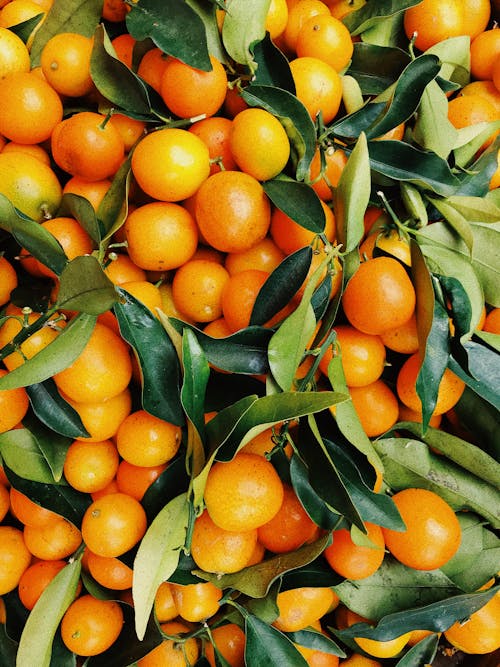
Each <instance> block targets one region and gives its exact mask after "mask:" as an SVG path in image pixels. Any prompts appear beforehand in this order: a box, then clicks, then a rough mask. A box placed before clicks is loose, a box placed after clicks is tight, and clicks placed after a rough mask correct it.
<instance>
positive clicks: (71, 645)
mask: <svg viewBox="0 0 500 667" xmlns="http://www.w3.org/2000/svg"><path fill="white" fill-rule="evenodd" d="M122 627H123V612H122V610H121V607H120V605H119V604H118V602H114V601H112V600H99V599H97V598H94V597H92V595H82V596H81V597H79V598H77V599H76V600H75V601H74V602H72V603H71V604H70V606H69V607H68V609H67V610H66V612H65V614H64V616H63V619H62V621H61V637H62V640H63V642H64V644H65V646H66V647H67V648H68V649H69V650H70V651H72V652H73V653H76V654H77V655H82V656H91V655H98V654H99V653H102V652H103V651H105V650H106V649H107V648H109V647H110V646H111V645H112V644H113V643H114V642H115V641H116V640H117V639H118V635H119V634H120V632H121V630H122Z"/></svg>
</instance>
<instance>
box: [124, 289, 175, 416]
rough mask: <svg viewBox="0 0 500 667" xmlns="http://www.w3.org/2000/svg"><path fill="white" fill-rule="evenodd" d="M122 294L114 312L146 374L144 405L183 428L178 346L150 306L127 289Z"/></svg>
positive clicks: (142, 371)
mask: <svg viewBox="0 0 500 667" xmlns="http://www.w3.org/2000/svg"><path fill="white" fill-rule="evenodd" d="M118 291H119V295H120V301H119V302H118V303H117V304H115V307H114V311H115V314H116V317H117V319H118V324H119V326H120V332H121V335H122V336H123V338H124V339H125V340H126V341H127V342H128V343H130V345H132V347H133V348H134V350H135V352H136V354H137V359H138V361H139V365H140V368H141V374H142V405H143V407H144V409H145V410H147V411H148V412H149V413H151V414H152V415H154V416H155V417H159V418H160V419H165V420H166V421H169V422H171V423H173V424H178V425H182V424H183V422H184V415H183V412H182V406H181V402H180V397H179V360H178V357H177V352H176V350H175V347H174V345H173V343H172V341H171V340H170V338H169V336H168V335H167V333H166V331H165V329H164V328H163V327H162V325H161V324H160V322H159V321H158V319H157V318H156V317H155V316H154V315H153V314H152V313H151V311H150V310H149V309H148V308H146V306H144V305H143V304H142V303H141V302H140V301H138V300H137V299H136V298H135V297H133V296H132V295H131V294H129V293H128V292H126V291H125V290H122V289H118ZM152 351H154V354H152Z"/></svg>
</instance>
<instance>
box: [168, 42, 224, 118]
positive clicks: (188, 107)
mask: <svg viewBox="0 0 500 667" xmlns="http://www.w3.org/2000/svg"><path fill="white" fill-rule="evenodd" d="M210 63H211V65H212V68H211V70H210V71H208V72H206V71H203V70H200V69H196V68H194V67H191V66H190V65H187V64H186V63H183V62H181V61H180V60H177V58H173V57H172V56H169V57H168V58H167V59H166V61H165V66H164V68H163V73H162V78H161V87H160V95H161V96H162V98H163V101H164V102H165V104H166V105H167V107H168V108H169V109H170V110H171V111H172V113H174V114H175V115H176V116H179V118H195V117H196V116H200V115H205V116H206V117H208V116H213V115H214V114H215V113H216V112H217V111H218V110H219V108H220V107H221V106H222V103H223V102H224V98H225V96H226V89H227V75H226V70H225V69H224V67H223V66H222V64H221V63H220V62H219V61H218V60H217V58H215V57H214V56H212V55H211V56H210Z"/></svg>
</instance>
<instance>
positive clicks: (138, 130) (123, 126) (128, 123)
mask: <svg viewBox="0 0 500 667" xmlns="http://www.w3.org/2000/svg"><path fill="white" fill-rule="evenodd" d="M109 122H110V123H111V125H114V127H115V128H116V129H117V130H118V133H119V135H120V136H121V138H122V140H123V146H124V148H125V152H126V153H128V151H129V150H130V149H131V148H132V146H134V144H135V142H136V141H138V140H139V139H140V138H141V137H142V136H143V134H144V133H145V130H146V123H145V122H144V121H142V120H137V119H136V118H129V116H125V115H124V114H121V113H114V114H113V115H112V116H111V118H110V119H109Z"/></svg>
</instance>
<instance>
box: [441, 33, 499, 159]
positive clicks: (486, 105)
mask: <svg viewBox="0 0 500 667" xmlns="http://www.w3.org/2000/svg"><path fill="white" fill-rule="evenodd" d="M499 35H500V31H499ZM498 42H499V45H500V39H499V40H498ZM499 54H500V47H499ZM448 119H449V121H450V122H451V124H452V125H453V126H454V127H456V128H458V129H460V128H463V127H469V126H470V125H476V124H477V123H486V122H493V121H495V120H498V112H497V110H496V109H495V107H494V106H493V105H492V104H491V102H489V100H487V99H486V98H485V97H481V96H480V95H459V96H458V97H454V98H453V99H452V100H450V101H449V102H448ZM497 134H498V131H495V132H493V133H492V134H491V136H490V137H489V138H488V139H487V140H486V141H485V142H484V144H483V146H482V148H486V147H487V146H489V144H491V142H492V141H493V139H494V138H495V136H496V135H497Z"/></svg>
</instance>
